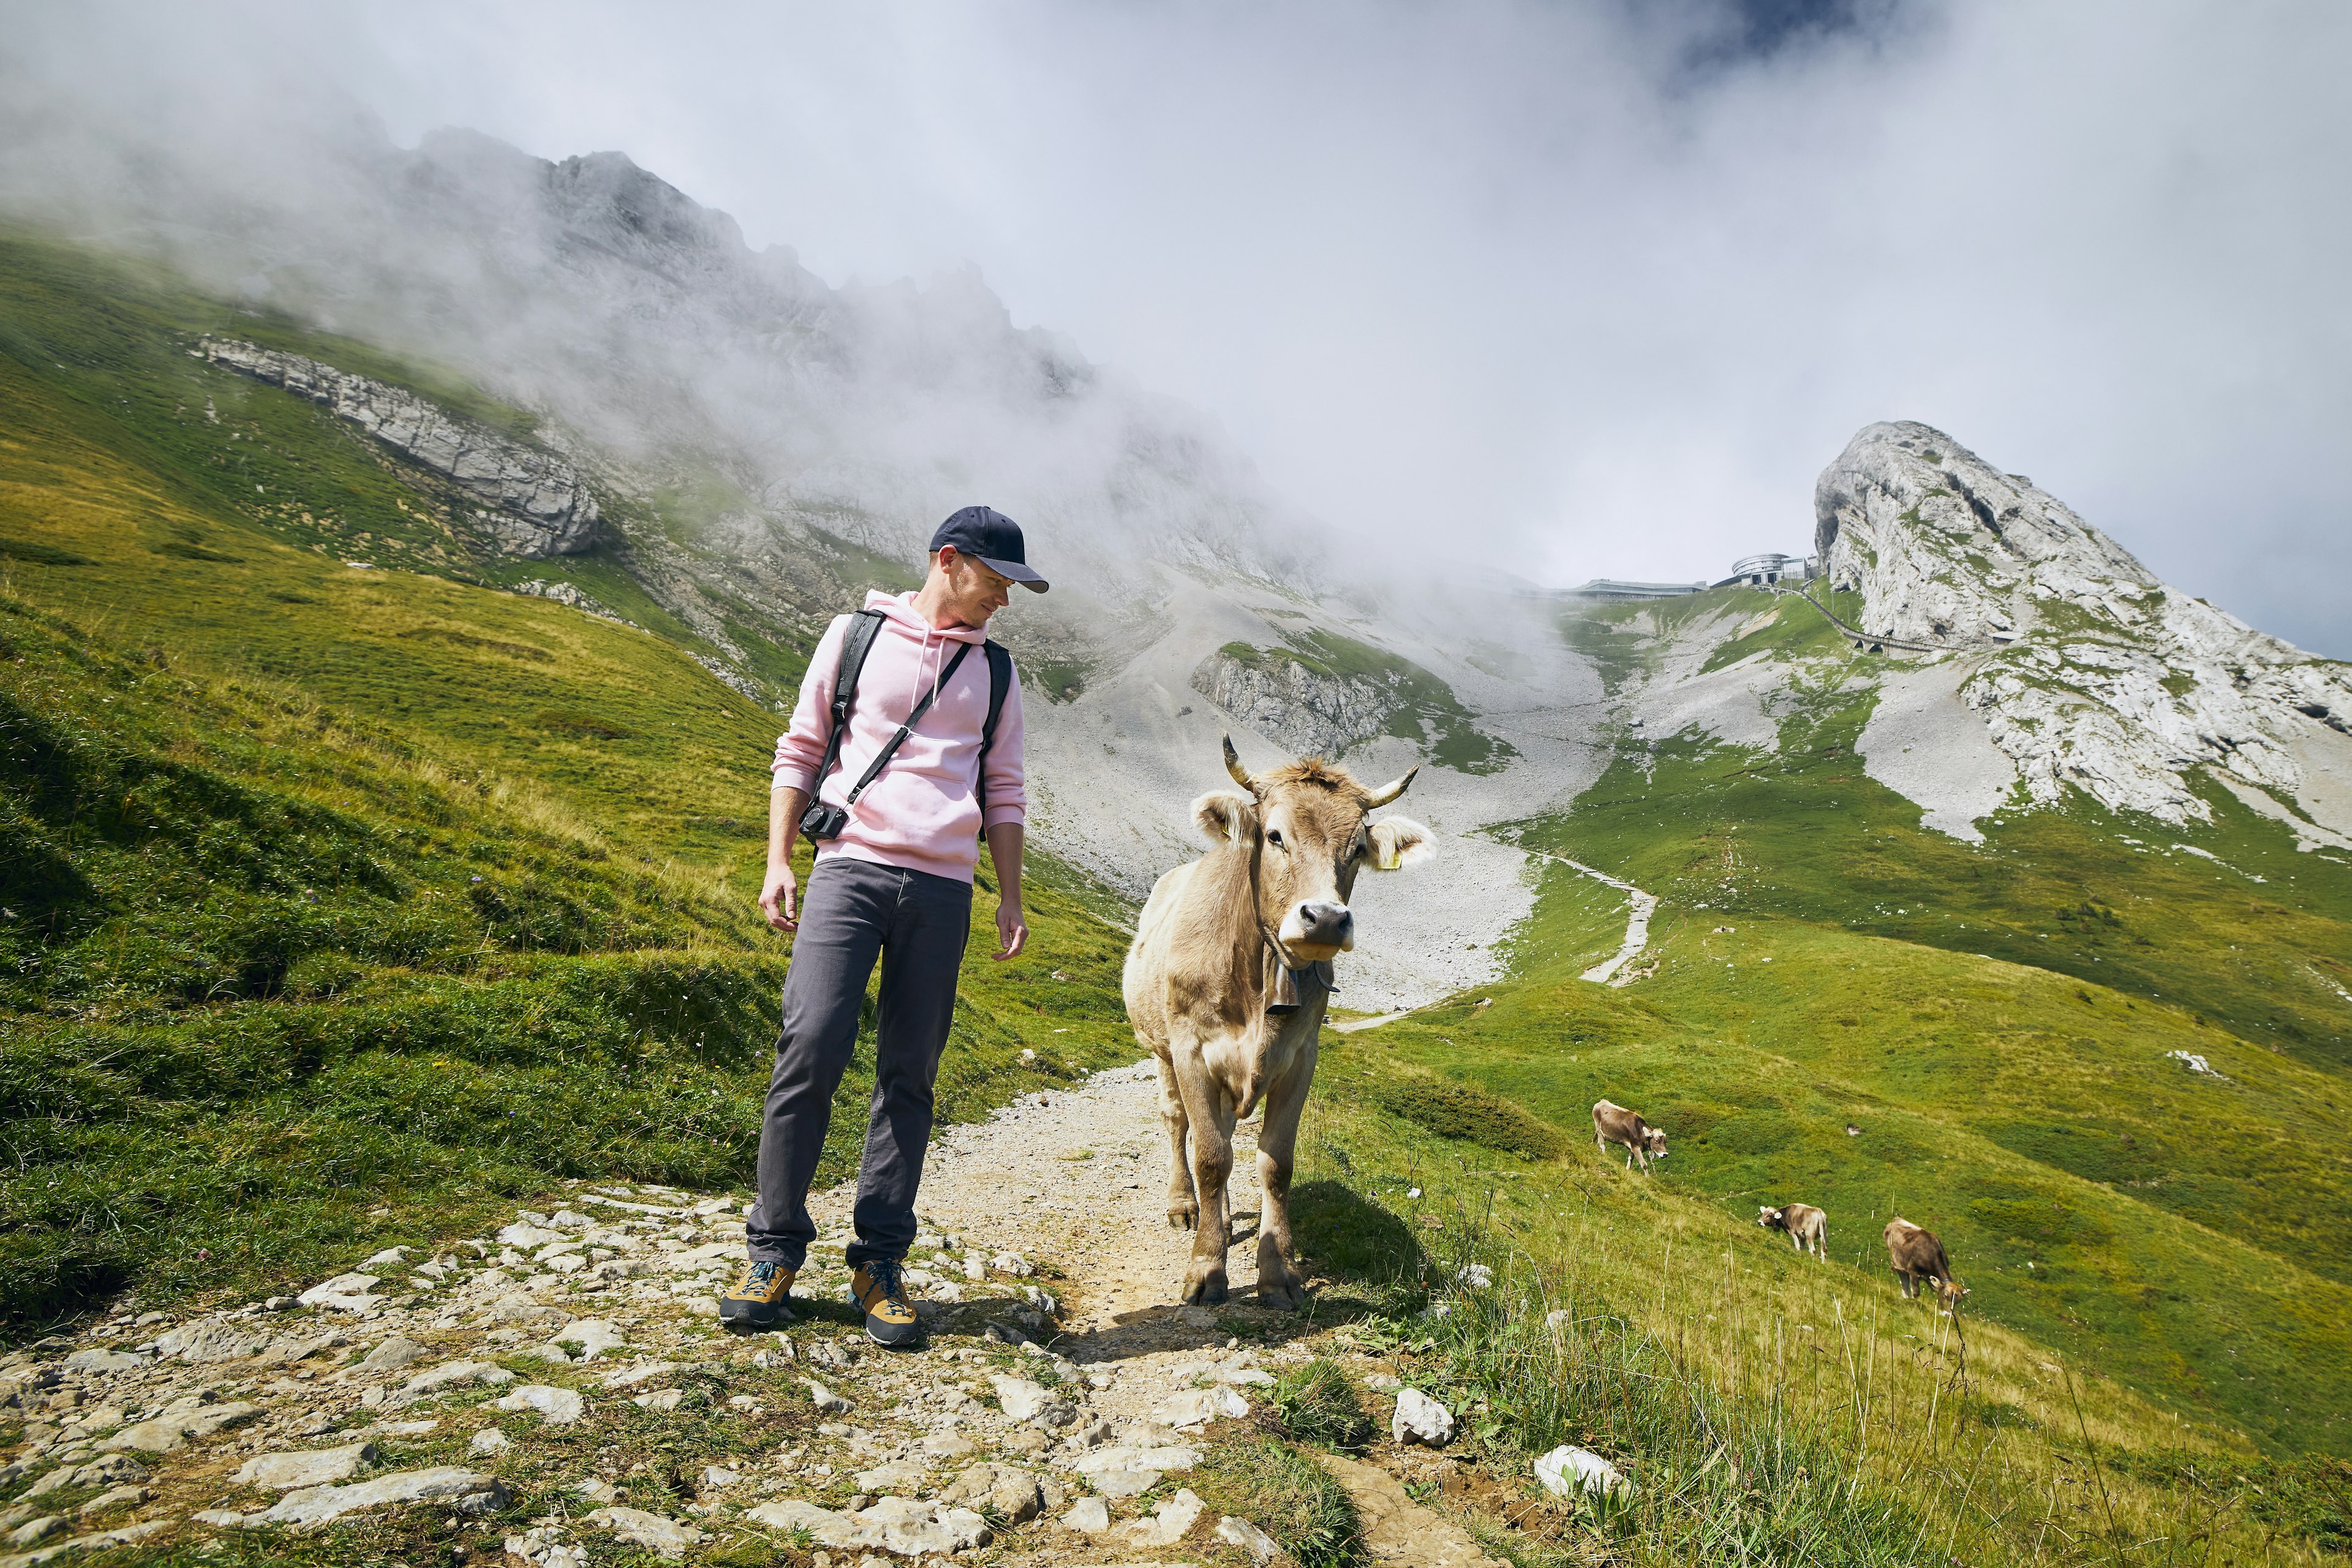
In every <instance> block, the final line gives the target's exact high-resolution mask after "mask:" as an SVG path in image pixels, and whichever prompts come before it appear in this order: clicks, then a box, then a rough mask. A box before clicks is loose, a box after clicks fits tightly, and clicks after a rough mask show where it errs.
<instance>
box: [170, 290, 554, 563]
mask: <svg viewBox="0 0 2352 1568" xmlns="http://www.w3.org/2000/svg"><path fill="white" fill-rule="evenodd" d="M194 352H195V353H196V354H197V355H198V356H199V357H201V358H203V359H207V360H210V361H211V362H212V363H215V364H220V365H226V366H227V367H228V368H229V369H231V370H234V371H237V372H239V373H240V374H245V375H249V376H251V377H253V378H254V379H255V380H256V381H261V382H267V383H268V384H270V385H272V386H282V387H284V388H285V389H286V390H287V391H289V392H290V393H292V394H294V395H296V396H298V397H307V398H309V399H310V401H311V402H313V403H317V404H319V405H322V406H324V407H326V408H328V409H330V410H331V411H332V412H333V413H334V414H335V415H336V416H337V417H339V418H342V419H348V420H350V421H351V422H352V424H354V425H356V426H359V427H360V428H361V429H362V430H365V431H366V432H367V433H368V434H369V435H371V436H373V437H375V438H376V439H377V440H379V441H382V442H383V444H384V445H385V446H387V447H391V448H392V449H393V450H394V451H395V452H398V453H400V454H401V455H402V456H403V457H405V458H410V459H411V460H412V461H415V462H417V463H421V464H423V465H424V466H425V468H430V469H432V470H433V471H434V472H435V473H437V474H439V475H441V476H442V477H444V478H445V479H450V480H453V481H454V482H456V483H457V485H458V486H459V487H460V488H461V489H465V490H466V491H467V492H468V493H469V494H471V495H473V496H476V497H478V499H480V500H482V501H483V502H485V503H486V504H487V506H488V508H489V509H490V510H477V511H476V512H475V513H474V521H475V522H476V523H477V524H478V526H479V527H480V528H481V529H482V530H483V531H484V532H486V533H487V534H488V535H489V537H490V539H491V541H492V542H494V543H496V544H497V546H498V547H499V549H500V550H502V551H504V552H506V553H508V554H509V555H519V556H521V557H522V558H523V559H525V560H527V561H541V560H545V559H547V558H549V557H551V556H556V555H579V554H582V553H584V552H586V551H588V550H589V549H591V548H592V547H593V545H594V544H595V542H596V518H597V508H596V499H595V497H594V496H593V495H591V494H590V493H589V490H588V486H587V483H586V481H585V480H584V479H583V478H582V477H581V475H580V472H579V470H578V469H576V468H573V467H572V465H571V464H570V463H568V462H566V461H564V460H563V459H562V458H558V457H555V456H553V455H552V454H551V453H547V452H541V451H538V450H536V449H534V448H532V447H526V446H524V445H522V444H521V443H520V442H518V441H510V440H509V439H508V438H507V437H503V436H500V435H499V434H498V433H497V432H496V431H493V430H489V429H486V428H484V427H483V426H480V425H478V424H476V423H475V422H473V421H472V420H470V419H461V418H459V417H458V416H456V415H453V414H451V413H449V412H448V411H447V410H446V409H444V408H442V407H439V406H438V405H435V404H432V403H429V402H427V401H426V400H425V399H424V398H422V397H419V396H417V395H415V393H413V392H409V391H407V390H405V389H404V388H402V387H397V386H393V385H389V384H386V383H383V382H381V381H371V380H370V379H368V378H367V377H366V376H363V375H352V374H349V373H348V372H345V371H340V370H337V369H336V368H335V367H334V366H332V365H328V364H320V363H319V362H318V361H317V360H314V359H305V358H304V357H303V356H301V355H300V354H289V353H278V351H277V350H274V349H265V348H261V347H258V346H257V345H256V344H253V343H247V342H237V341H236V340H234V339H229V338H209V337H208V338H205V339H203V340H202V341H200V342H198V344H197V346H196V349H195V351H194Z"/></svg>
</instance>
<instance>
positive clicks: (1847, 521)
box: [1813, 420, 2162, 643]
mask: <svg viewBox="0 0 2352 1568" xmlns="http://www.w3.org/2000/svg"><path fill="white" fill-rule="evenodd" d="M1813 511H1814V545H1815V549H1816V551H1817V552H1818V553H1819V554H1820V555H1821V557H1822V565H1823V568H1824V570H1825V571H1826V572H1827V574H1828V575H1829V577H1830V578H1831V580H1832V583H1834V584H1836V585H1838V586H1840V587H1845V588H1855V589H1859V590H1861V592H1862V594H1863V596H1864V603H1865V608H1864V617H1865V618H1864V623H1863V625H1864V629H1865V630H1868V631H1872V632H1876V633H1879V634H1882V635H1884V636H1887V637H1906V638H1917V639H1921V640H1925V641H1931V642H1956V643H1990V642H1994V641H1996V640H2000V641H2006V640H2010V639H2011V637H2013V636H2014V634H2015V633H2016V631H2017V630H2018V629H2019V628H2020V627H2021V626H2031V625H2033V624H2035V622H2036V620H2037V618H2038V617H2037V616H2036V614H2035V608H2034V606H2035V605H2036V604H2037V602H2040V603H2048V602H2052V601H2059V602H2064V603H2068V604H2072V605H2076V606H2077V607H2079V608H2081V609H2083V610H2084V612H2085V613H2087V614H2091V615H2094V616H2107V617H2109V618H2113V619H2117V620H2120V621H2125V622H2129V621H2132V620H2134V619H2136V618H2137V616H2136V613H2135V606H2136V605H2138V604H2139V603H2140V602H2141V601H2142V600H2143V599H2144V598H2145V596H2146V595H2147V592H2148V591H2149V590H2151V589H2156V588H2160V587H2161V586H2162V584H2159V583H2158V581H2157V579H2156V576H2155V574H2153V573H2151V572H2149V571H2148V569H2147V567H2145V566H2143V565H2141V564H2140V563H2139V562H2138V561H2137V559H2136V558H2135V557H2134V556H2133V555H2132V553H2131V552H2129V551H2127V550H2126V549H2125V548H2124V547H2123V546H2121V545H2120V544H2117V543H2116V542H2115V541H2114V540H2112V539H2110V538H2108V537H2107V536H2106V535H2105V534H2104V533H2102V532H2100V531H2098V530H2097V529H2095V528H2093V527H2092V526H2091V525H2090V524H2088V523H2086V522H2084V521H2083V520H2082V519H2081V518H2079V517H2077V516H2075V515H2074V512H2073V511H2072V510H2069V509H2068V508H2067V507H2066V505H2065V504H2064V503H2063V502H2062V501H2060V500H2057V499H2056V498H2055V497H2053V496H2051V495H2049V494H2048V493H2046V492H2044V491H2043V490H2042V489H2040V488H2038V487H2037V486H2036V485H2035V484H2034V483H2033V481H2032V480H2031V479H2027V478H2026V477H2025V476H2024V475H2022V474H2008V473H2003V472H2001V471H2000V469H1998V468H1994V467H1993V466H1992V465H1991V464H1990V463H1988V462H1986V461H1985V460H1984V459H1983V458H1979V457H1978V456H1977V455H1976V454H1975V453H1974V452H1971V451H1969V449H1968V448H1967V447H1963V446H1961V445H1960V444H1959V443H1958V442H1957V441H1955V440H1953V439H1952V438H1951V437H1949V436H1947V435H1945V434H1944V433H1943V432H1942V431H1940V430H1937V429H1935V428H1934V427H1932V426H1927V425H1921V424H1917V423H1916V422H1914V421H1911V420H1898V421H1893V422H1890V423H1886V424H1882V425H1873V426H1868V427H1867V428H1865V429H1864V430H1863V431H1862V432H1861V433H1860V434H1859V435H1857V436H1855V437H1854V438H1853V440H1852V441H1849V442H1848V443H1846V448H1845V450H1844V451H1843V452H1842V453H1840V454H1839V455H1838V458H1837V461H1835V462H1833V463H1832V464H1831V465H1830V466H1829V467H1828V468H1825V469H1824V470H1822V477H1821V481H1820V483H1819V484H1817V485H1816V486H1815V487H1814V489H1813Z"/></svg>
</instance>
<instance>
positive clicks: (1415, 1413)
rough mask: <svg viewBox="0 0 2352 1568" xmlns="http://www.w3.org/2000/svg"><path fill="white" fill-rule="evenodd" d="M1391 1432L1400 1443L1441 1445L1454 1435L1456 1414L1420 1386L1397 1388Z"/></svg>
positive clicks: (1390, 1424)
mask: <svg viewBox="0 0 2352 1568" xmlns="http://www.w3.org/2000/svg"><path fill="white" fill-rule="evenodd" d="M1389 1435H1390V1436H1392V1437H1394V1438H1395V1439H1396V1440H1397V1441H1398V1442H1400V1443H1425V1444H1427V1445H1428V1446H1429V1447H1433V1448H1442V1447H1444V1446H1445V1445H1446V1444H1447V1443H1448V1442H1449V1441H1451V1440H1452V1438H1453V1436H1454V1417H1453V1416H1452V1415H1450V1414H1448V1413H1447V1411H1446V1408H1445V1406H1444V1405H1440V1404H1439V1403H1437V1401H1435V1400H1434V1399H1432V1398H1431V1397H1430V1396H1429V1395H1427V1394H1423V1393H1422V1392H1421V1390H1419V1389H1417V1388H1401V1389H1399V1390H1398V1391H1397V1402H1396V1414H1395V1415H1392V1416H1391V1417H1390V1419H1389Z"/></svg>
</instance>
